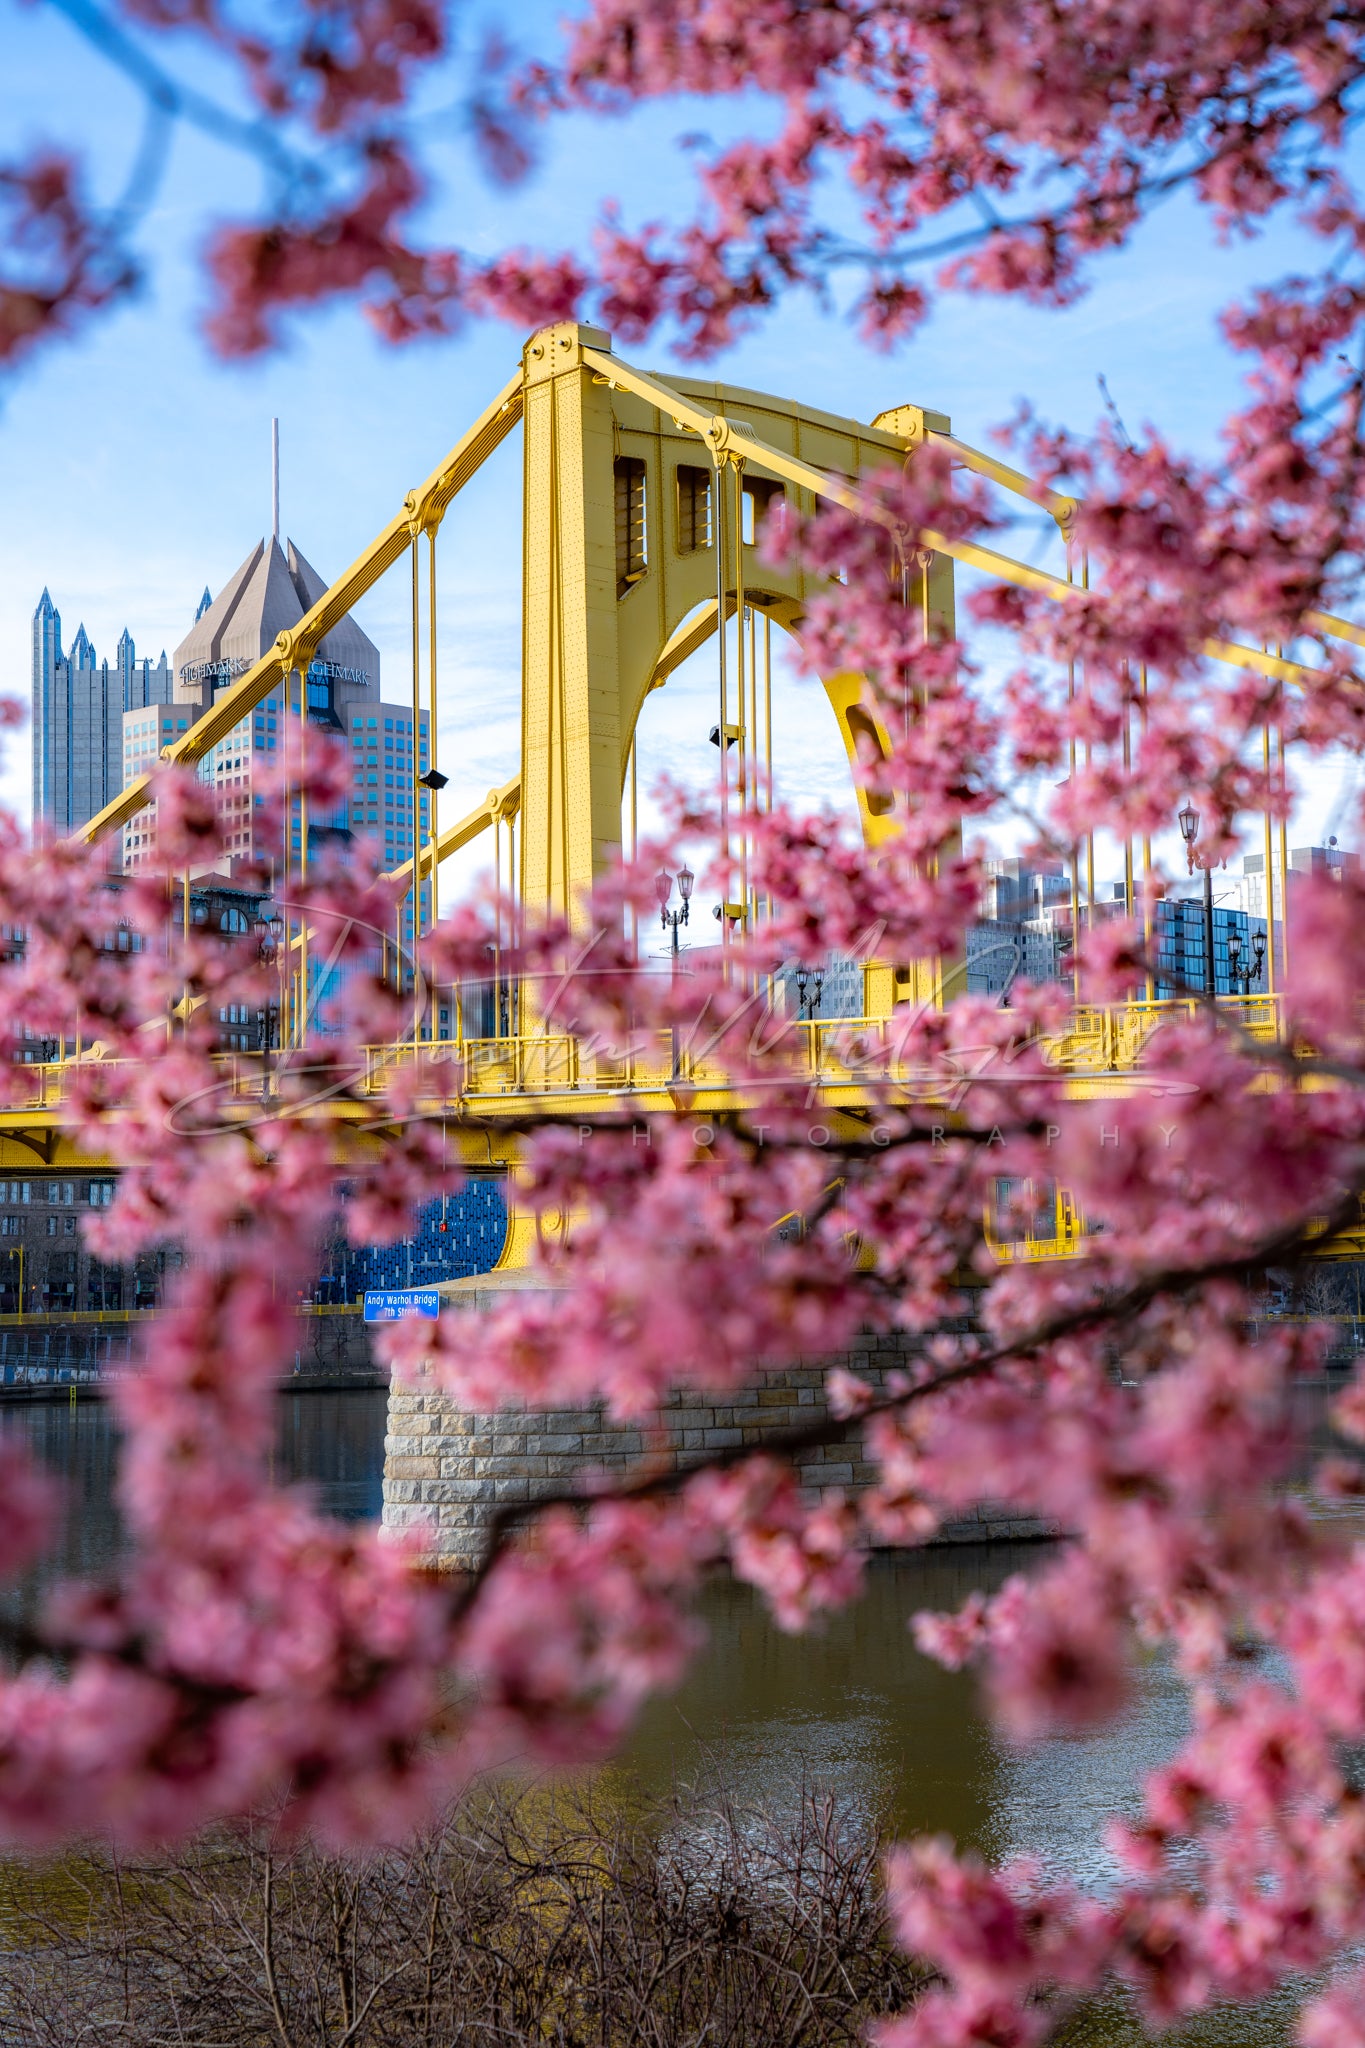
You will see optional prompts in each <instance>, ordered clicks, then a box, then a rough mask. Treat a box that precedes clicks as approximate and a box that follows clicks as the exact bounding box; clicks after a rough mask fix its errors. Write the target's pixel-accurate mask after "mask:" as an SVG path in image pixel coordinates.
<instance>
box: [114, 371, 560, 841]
mask: <svg viewBox="0 0 1365 2048" xmlns="http://www.w3.org/2000/svg"><path fill="white" fill-rule="evenodd" d="M521 383H522V379H521V372H520V370H518V372H517V374H516V376H515V377H513V378H511V379H510V381H509V382H508V383H506V384H505V385H504V386H503V388H502V390H501V391H500V392H499V393H498V395H497V397H496V398H495V399H494V400H493V402H492V404H491V405H489V406H487V407H485V409H484V411H483V412H482V413H480V415H479V417H478V419H477V420H475V422H474V424H473V426H472V427H469V428H468V429H467V430H466V432H465V433H463V434H462V435H461V436H460V438H459V440H458V441H457V442H456V443H455V446H454V447H453V448H452V449H451V451H450V453H449V454H448V455H447V456H446V457H445V459H444V461H442V462H440V463H438V464H437V466H436V468H435V469H434V470H433V471H432V472H431V475H430V476H429V477H428V478H427V480H426V482H425V483H424V484H422V485H420V486H419V487H418V489H416V490H415V491H409V493H408V495H407V498H406V499H405V501H404V504H403V509H402V511H401V512H399V513H398V514H397V516H396V517H395V518H393V519H391V520H390V521H389V523H388V525H387V526H386V527H385V528H384V531H383V532H382V533H381V534H380V535H379V537H378V538H377V539H376V540H373V541H371V543H370V545H369V547H367V548H366V549H365V550H364V552H363V553H362V554H360V555H358V556H357V558H356V560H355V561H354V562H352V564H351V566H350V568H349V569H348V570H347V571H346V573H345V575H344V576H339V577H338V578H337V580H336V582H335V583H333V584H332V586H331V587H330V589H328V590H325V591H324V592H323V594H322V596H321V597H320V598H319V599H318V601H317V603H316V604H315V605H314V606H313V607H312V609H311V610H310V611H308V612H306V613H305V614H304V616H303V618H301V619H300V620H299V623H298V625H297V626H295V627H294V628H293V629H292V631H290V632H288V633H281V634H280V636H279V638H278V640H277V641H276V642H275V645H274V646H273V647H272V648H271V649H270V652H269V653H268V654H263V655H262V656H261V659H260V660H259V661H258V662H256V663H255V664H254V666H253V667H251V668H249V669H248V670H247V672H246V674H245V675H244V676H242V677H240V678H239V680H238V681H237V682H235V683H234V684H233V686H232V688H231V689H230V690H225V691H224V692H223V694H222V696H221V697H219V698H217V699H216V700H215V701H214V703H213V704H212V705H211V706H210V708H209V709H208V710H207V711H206V712H205V713H204V715H203V717H202V718H199V719H196V720H195V722H194V724H193V725H192V726H191V727H190V728H189V730H188V732H186V733H184V734H182V735H181V737H180V738H179V739H177V740H174V741H173V742H172V743H171V745H170V746H168V747H166V748H164V749H163V752H162V759H163V760H166V761H170V762H174V763H177V764H191V763H193V762H196V761H200V760H202V759H203V757H204V755H205V754H207V753H208V752H209V750H210V749H211V748H212V747H214V746H216V745H217V743H218V741H219V740H221V739H225V738H226V737H227V735H228V734H229V733H230V732H231V731H232V729H233V727H234V726H236V725H239V724H240V723H241V721H242V719H243V718H245V717H246V716H247V714H248V713H249V712H251V711H253V710H254V709H255V707H256V706H257V705H258V704H259V703H260V702H261V700H262V699H263V698H264V697H268V696H269V694H270V692H271V691H272V690H273V689H275V688H276V687H277V686H278V684H279V683H280V682H281V681H282V680H283V678H284V677H285V676H286V675H288V674H289V673H290V671H291V670H292V669H294V668H298V667H303V668H305V669H306V667H307V665H308V662H309V661H310V660H311V658H312V655H313V651H314V649H315V648H316V647H317V644H318V642H319V641H320V640H321V639H323V637H324V636H325V635H326V634H327V633H329V632H330V631H331V629H332V627H333V626H336V625H339V624H340V622H341V620H342V619H344V618H345V617H346V616H347V614H348V613H349V612H350V611H351V610H352V608H353V607H354V606H355V605H356V604H357V603H358V602H359V601H360V599H361V598H362V597H364V595H365V593H366V591H368V590H370V589H371V588H372V587H373V586H374V584H376V583H377V582H378V581H379V578H380V577H381V576H382V575H383V574H384V572H385V570H386V569H390V568H391V567H392V566H393V564H394V563H395V562H396V561H397V560H398V558H399V556H400V555H402V554H404V553H405V552H406V551H407V549H408V547H409V545H410V544H411V541H412V536H413V533H414V531H417V532H419V533H422V532H426V531H428V530H430V529H431V528H433V527H435V526H437V525H439V524H440V521H441V519H442V518H443V517H444V515H445V512H446V510H447V508H448V507H449V505H450V502H451V500H452V499H453V498H454V497H455V496H456V494H457V493H458V492H459V491H461V490H463V489H464V486H465V485H466V484H467V483H468V482H469V480H470V478H471V477H473V476H474V475H476V474H477V472H478V471H479V470H480V469H481V468H482V466H483V464H484V463H485V462H486V461H487V460H488V457H489V456H490V455H491V454H492V453H493V451H494V449H495V448H497V447H498V446H499V445H500V444H501V443H502V442H503V441H505V440H506V438H507V436H508V435H509V434H510V433H511V431H512V429H513V427H514V426H516V424H517V422H518V421H519V420H520V418H521V411H522V396H521ZM150 801H151V777H150V776H149V775H140V776H138V778H137V780H136V781H135V782H131V783H130V784H129V785H128V787H127V789H125V790H123V791H122V792H121V793H120V794H119V795H118V796H116V797H114V798H113V799H112V800H111V801H110V802H109V803H107V804H106V805H105V806H104V809H103V810H102V811H97V812H96V813H95V816H94V817H93V818H91V819H90V820H89V822H88V823H87V824H85V825H82V826H81V828H80V830H79V832H78V833H76V834H75V835H74V836H75V837H76V838H78V839H83V840H85V841H86V842H87V844H90V845H93V844H94V843H95V842H96V841H97V840H100V839H102V838H103V837H104V835H105V834H106V833H107V832H112V831H113V830H115V828H116V827H117V826H119V825H124V824H126V823H127V821H128V820H129V818H131V817H134V816H135V815H136V814H137V812H138V811H140V810H141V809H142V808H143V806H144V804H146V803H148V802H150ZM410 867H411V864H410V863H409V869H410Z"/></svg>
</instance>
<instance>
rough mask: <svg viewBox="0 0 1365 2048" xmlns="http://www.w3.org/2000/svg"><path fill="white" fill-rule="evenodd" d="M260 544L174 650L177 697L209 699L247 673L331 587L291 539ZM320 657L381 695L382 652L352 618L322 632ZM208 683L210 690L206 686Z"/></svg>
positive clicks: (359, 685)
mask: <svg viewBox="0 0 1365 2048" xmlns="http://www.w3.org/2000/svg"><path fill="white" fill-rule="evenodd" d="M287 550H288V551H287V552H286V550H285V549H284V548H282V547H281V546H280V544H279V542H278V541H277V540H269V541H265V540H261V541H257V543H256V545H255V547H254V548H253V549H252V551H251V553H250V554H249V555H248V556H247V558H246V560H245V561H244V562H243V563H242V564H241V566H240V567H239V568H238V569H237V570H236V571H235V572H234V573H233V575H231V576H230V577H229V578H228V580H227V582H226V583H225V584H224V586H223V588H222V589H221V590H220V591H219V593H218V595H217V596H216V597H215V598H214V599H213V601H212V603H211V604H209V605H208V606H207V608H204V607H202V606H201V609H200V613H199V616H198V617H197V618H196V620H195V622H194V624H193V626H192V627H191V628H190V630H189V632H188V633H187V634H186V636H185V638H184V639H183V640H182V641H181V643H180V645H179V646H178V647H177V648H176V650H175V693H176V696H177V697H178V698H194V699H196V700H198V701H200V702H202V703H208V702H209V701H211V696H212V690H213V687H214V686H215V685H221V684H223V683H226V682H229V681H231V680H232V678H233V677H234V676H238V675H241V674H242V673H243V672H244V671H245V670H246V669H248V668H250V667H251V666H252V665H253V664H254V663H255V662H257V661H259V660H260V658H261V656H262V655H263V654H266V653H268V652H269V650H270V648H271V647H273V645H274V644H275V640H276V638H277V637H278V635H279V634H281V633H283V632H287V631H290V630H292V628H293V627H295V626H297V625H298V623H299V620H300V619H301V618H302V617H303V615H304V613H305V612H307V611H309V610H311V608H312V606H313V605H314V604H316V603H317V600H318V599H319V598H320V597H321V596H322V595H323V593H324V591H325V590H326V588H327V585H326V584H325V583H324V581H323V579H322V577H321V576H319V574H318V572H317V570H316V569H314V568H313V566H312V564H311V563H309V562H307V561H305V559H304V557H303V556H302V555H301V554H300V552H299V550H298V549H297V548H296V547H295V545H294V543H293V541H292V540H291V541H289V542H288V543H287ZM315 659H316V660H317V661H320V662H326V663H327V664H328V666H329V668H330V669H332V670H333V672H336V673H339V675H340V678H341V679H342V680H344V681H345V682H346V683H348V684H349V685H350V686H351V687H352V688H360V689H363V690H365V691H366V693H367V694H373V695H374V696H376V697H377V696H378V695H379V649H378V648H377V647H376V646H375V644H374V642H373V640H371V639H370V637H369V635H368V634H367V633H364V632H362V631H361V629H360V627H359V626H357V625H356V623H355V621H354V619H349V618H348V619H342V620H341V622H340V623H339V624H338V625H336V626H333V628H332V630H331V632H330V633H327V634H324V636H323V638H322V640H321V641H320V642H319V644H318V647H317V651H316V655H315ZM206 685H207V686H208V687H207V689H206V687H205V686H206Z"/></svg>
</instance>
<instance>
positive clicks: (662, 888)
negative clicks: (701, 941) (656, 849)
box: [654, 865, 697, 1081]
mask: <svg viewBox="0 0 1365 2048" xmlns="http://www.w3.org/2000/svg"><path fill="white" fill-rule="evenodd" d="M696 879H697V878H696V876H695V875H694V874H693V872H692V870H691V868H689V867H687V866H686V865H684V866H682V867H680V868H679V869H678V894H679V896H681V898H682V905H681V908H680V909H678V910H670V909H669V907H668V899H669V897H670V896H671V895H672V894H673V877H672V875H670V874H669V872H668V869H667V868H660V869H659V872H658V874H657V875H656V876H655V877H654V893H655V895H656V896H657V897H658V899H659V922H660V924H661V925H662V926H663V928H664V930H665V931H666V932H668V933H670V934H671V936H672V940H673V957H672V965H671V968H670V972H671V974H672V977H673V979H674V981H676V980H677V978H678V926H679V925H680V924H686V923H687V906H688V904H689V903H690V902H691V900H692V884H693V882H695V880H696ZM669 1038H670V1041H671V1043H672V1048H673V1074H672V1078H673V1080H675V1081H676V1080H677V1079H678V1078H679V1067H678V1056H679V1048H678V1026H677V1022H676V1020H675V1021H674V1023H673V1024H672V1026H671V1027H670V1031H669Z"/></svg>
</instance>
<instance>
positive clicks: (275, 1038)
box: [261, 910, 284, 1052]
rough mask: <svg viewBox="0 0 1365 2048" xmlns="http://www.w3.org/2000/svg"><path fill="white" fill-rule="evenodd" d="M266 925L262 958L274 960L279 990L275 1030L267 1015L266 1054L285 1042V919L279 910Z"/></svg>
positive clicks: (276, 1003)
mask: <svg viewBox="0 0 1365 2048" xmlns="http://www.w3.org/2000/svg"><path fill="white" fill-rule="evenodd" d="M264 923H265V930H266V936H265V938H264V939H263V940H262V941H261V957H262V960H264V961H268V960H270V959H272V958H273V960H274V962H275V979H276V987H277V990H278V993H277V996H276V999H275V1021H274V1028H273V1029H272V1028H271V1023H270V1017H269V1013H268V1012H267V1015H266V1028H265V1034H264V1035H265V1040H266V1043H265V1046H264V1048H263V1050H264V1051H266V1052H270V1051H272V1050H273V1049H274V1048H275V1046H277V1045H282V1044H283V1042H284V945H283V941H284V919H283V918H282V917H281V916H280V913H279V912H278V910H277V911H274V912H272V914H271V915H270V916H269V917H267V918H266V919H265V920H264Z"/></svg>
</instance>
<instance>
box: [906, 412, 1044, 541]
mask: <svg viewBox="0 0 1365 2048" xmlns="http://www.w3.org/2000/svg"><path fill="white" fill-rule="evenodd" d="M924 438H925V440H926V441H932V442H933V443H934V445H935V447H937V448H946V449H947V451H948V453H949V454H950V455H952V456H955V457H956V459H957V460H958V461H959V462H960V463H961V464H962V466H963V468H964V469H970V470H974V471H975V472H976V474H977V475H978V476H985V477H989V478H990V480H991V482H992V483H997V484H1000V485H1002V486H1003V487H1004V489H1005V490H1007V491H1013V492H1014V494H1015V496H1016V497H1019V498H1027V499H1028V500H1029V501H1030V503H1032V504H1034V505H1041V506H1042V507H1043V509H1044V510H1045V511H1047V512H1050V513H1051V514H1052V517H1053V518H1054V519H1055V520H1056V522H1057V524H1058V526H1059V527H1060V528H1061V529H1062V532H1063V533H1067V532H1069V531H1070V528H1071V523H1072V521H1073V520H1074V519H1075V517H1076V510H1077V504H1076V500H1075V499H1074V498H1068V497H1065V496H1063V494H1062V493H1061V492H1060V491H1054V490H1052V489H1050V487H1049V486H1048V485H1047V484H1040V483H1038V482H1037V481H1036V480H1035V479H1034V478H1033V477H1031V476H1025V474H1024V472H1023V471H1022V470H1020V469H1011V468H1010V466H1009V464H1008V463H1007V462H1001V461H999V460H998V458H997V457H996V456H994V455H987V454H986V453H985V451H984V449H981V448H973V447H972V445H971V443H970V442H969V441H959V440H958V438H957V436H956V434H943V433H940V432H939V430H938V428H937V427H926V428H925V430H924Z"/></svg>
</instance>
